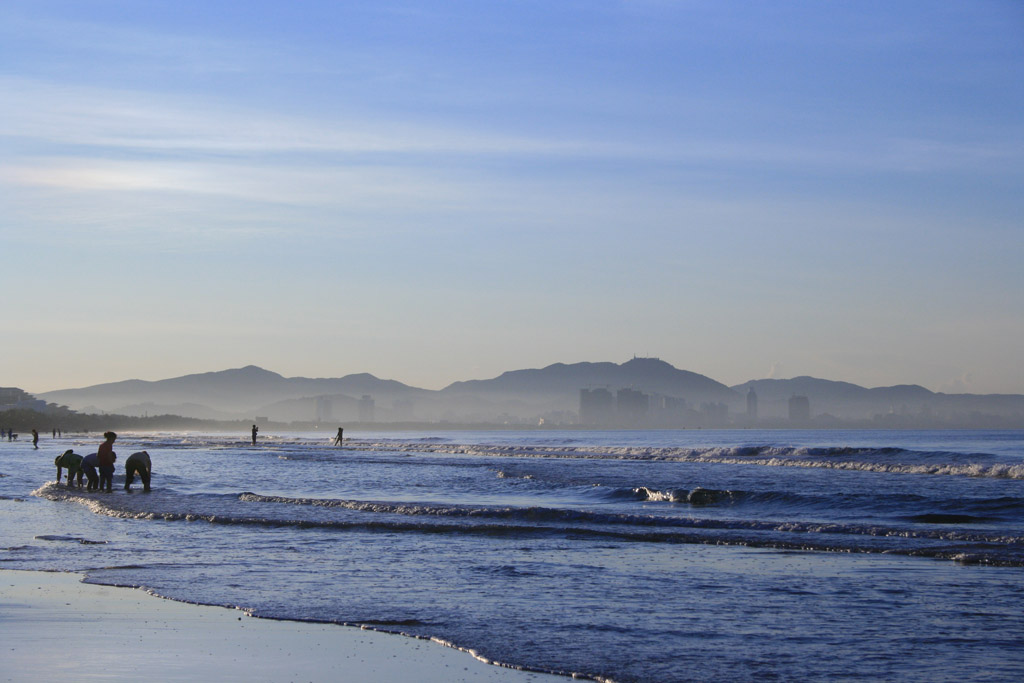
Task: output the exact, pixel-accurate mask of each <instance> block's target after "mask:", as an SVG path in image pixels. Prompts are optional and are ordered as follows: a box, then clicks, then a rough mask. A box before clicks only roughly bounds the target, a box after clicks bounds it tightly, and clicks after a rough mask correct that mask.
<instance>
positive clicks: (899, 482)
mask: <svg viewBox="0 0 1024 683" xmlns="http://www.w3.org/2000/svg"><path fill="white" fill-rule="evenodd" d="M333 436H334V429H333V428H332V429H329V430H327V431H326V432H306V433H291V434H289V433H280V434H267V435H263V434H261V435H260V439H259V443H258V445H256V446H255V447H254V446H252V445H251V444H250V442H249V435H248V434H247V433H246V434H198V433H160V434H122V435H121V436H120V437H119V439H118V441H117V443H116V445H115V450H116V451H117V453H118V456H119V457H118V468H117V473H116V474H115V477H114V487H115V488H114V492H113V493H111V494H106V493H87V492H86V491H85V490H84V489H82V490H78V489H68V488H67V487H66V486H65V485H63V484H61V485H57V484H55V483H53V480H54V479H55V475H56V469H55V467H54V466H53V459H54V457H56V456H57V455H59V454H60V453H61V452H63V451H64V450H65V449H67V448H74V449H75V451H76V452H78V453H80V454H87V453H91V452H94V451H95V450H96V447H97V446H98V445H99V443H100V442H101V441H102V438H101V437H99V436H98V435H86V436H83V435H73V436H71V437H68V438H62V439H49V438H46V437H44V439H43V440H42V441H41V447H40V449H39V450H38V451H35V450H33V449H32V446H31V444H30V443H26V442H22V441H16V442H7V441H3V442H0V510H2V515H0V562H2V564H0V567H2V568H6V569H34V570H57V571H76V572H82V573H84V574H85V575H86V576H87V577H88V579H87V580H88V581H90V582H93V583H102V584H112V585H124V586H138V587H143V588H145V589H147V590H150V591H152V592H154V593H156V594H159V595H162V596H166V597H169V598H173V599H176V600H182V601H187V602H194V603H204V604H211V605H224V606H233V607H239V608H242V609H245V610H247V611H249V612H251V613H252V614H254V615H257V616H261V617H269V618H275V619H293V620H312V621H322V622H336V623H339V624H353V625H356V624H358V625H363V626H368V627H371V628H375V629H380V630H384V631H393V632H396V633H405V634H410V635H416V636H425V637H432V638H436V639H437V640H439V641H443V642H445V643H448V644H450V645H452V646H455V647H459V648H462V649H465V650H467V651H471V652H473V653H474V654H475V655H476V656H478V657H480V658H483V659H487V660H491V661H494V662H497V663H502V664H505V665H508V666H515V667H521V668H524V669H529V670H537V671H549V672H557V673H562V674H576V675H578V676H581V677H589V678H593V679H596V680H610V681H619V682H627V681H708V680H737V681H752V680H759V681H763V680H781V681H792V680H836V679H842V680H857V679H861V680H871V681H875V680H900V681H954V680H956V681H962V680H975V681H981V680H984V681H1018V680H1021V679H1022V678H1024V431H1012V432H1006V431H964V432H960V431H952V432H939V431H928V432H912V431H757V430H728V431H718V430H680V431H675V430H673V431H661V430H658V431H579V432H576V431H506V432H495V431H485V432H462V431H430V432H415V433H413V432H379V433H371V432H356V433H353V434H351V435H350V436H348V435H347V439H346V443H345V445H344V448H336V447H332V446H331V440H332V439H333ZM140 450H146V451H148V452H149V453H150V455H151V456H152V459H153V491H152V492H151V493H148V494H147V493H143V492H142V491H141V484H140V483H139V482H138V481H136V482H135V485H134V490H133V491H131V492H130V493H126V492H125V491H124V490H123V489H122V488H121V486H122V483H123V473H124V471H123V462H124V460H125V458H126V457H127V456H128V455H129V454H130V453H132V452H135V451H140ZM58 650H59V648H58Z"/></svg>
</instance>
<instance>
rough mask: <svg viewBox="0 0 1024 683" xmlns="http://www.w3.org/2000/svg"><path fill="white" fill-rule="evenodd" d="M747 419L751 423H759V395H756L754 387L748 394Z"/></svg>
mask: <svg viewBox="0 0 1024 683" xmlns="http://www.w3.org/2000/svg"><path fill="white" fill-rule="evenodd" d="M747 419H748V420H749V421H751V422H756V421H757V394H756V393H754V387H750V391H748V392H747Z"/></svg>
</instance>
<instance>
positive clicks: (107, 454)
mask: <svg viewBox="0 0 1024 683" xmlns="http://www.w3.org/2000/svg"><path fill="white" fill-rule="evenodd" d="M103 438H104V439H106V441H104V442H103V443H101V444H100V447H99V449H97V451H96V458H97V460H98V461H99V465H100V488H99V490H100V491H102V490H103V485H104V484H106V488H107V493H110V491H111V489H112V487H113V484H114V461H115V460H117V453H115V452H114V440H115V439H117V434H115V433H114V432H103Z"/></svg>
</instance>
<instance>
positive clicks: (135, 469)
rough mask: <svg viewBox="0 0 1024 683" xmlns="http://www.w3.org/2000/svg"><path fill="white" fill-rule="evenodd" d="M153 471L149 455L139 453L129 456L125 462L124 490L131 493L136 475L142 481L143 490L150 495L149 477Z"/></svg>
mask: <svg viewBox="0 0 1024 683" xmlns="http://www.w3.org/2000/svg"><path fill="white" fill-rule="evenodd" d="M152 471H153V463H152V461H151V460H150V459H149V453H147V452H146V451H139V452H138V453H132V454H131V455H129V456H128V459H127V460H125V461H124V490H125V491H131V489H132V482H133V481H135V475H136V474H138V475H139V478H140V479H142V490H143V491H146V492H147V493H148V492H149V475H150V472H152Z"/></svg>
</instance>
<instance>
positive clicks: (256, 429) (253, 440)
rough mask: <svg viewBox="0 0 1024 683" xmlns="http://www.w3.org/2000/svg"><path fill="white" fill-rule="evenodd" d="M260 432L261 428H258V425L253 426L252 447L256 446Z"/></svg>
mask: <svg viewBox="0 0 1024 683" xmlns="http://www.w3.org/2000/svg"><path fill="white" fill-rule="evenodd" d="M258 431H260V428H259V427H257V426H256V425H253V426H252V445H253V446H255V445H256V433H257V432H258Z"/></svg>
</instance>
